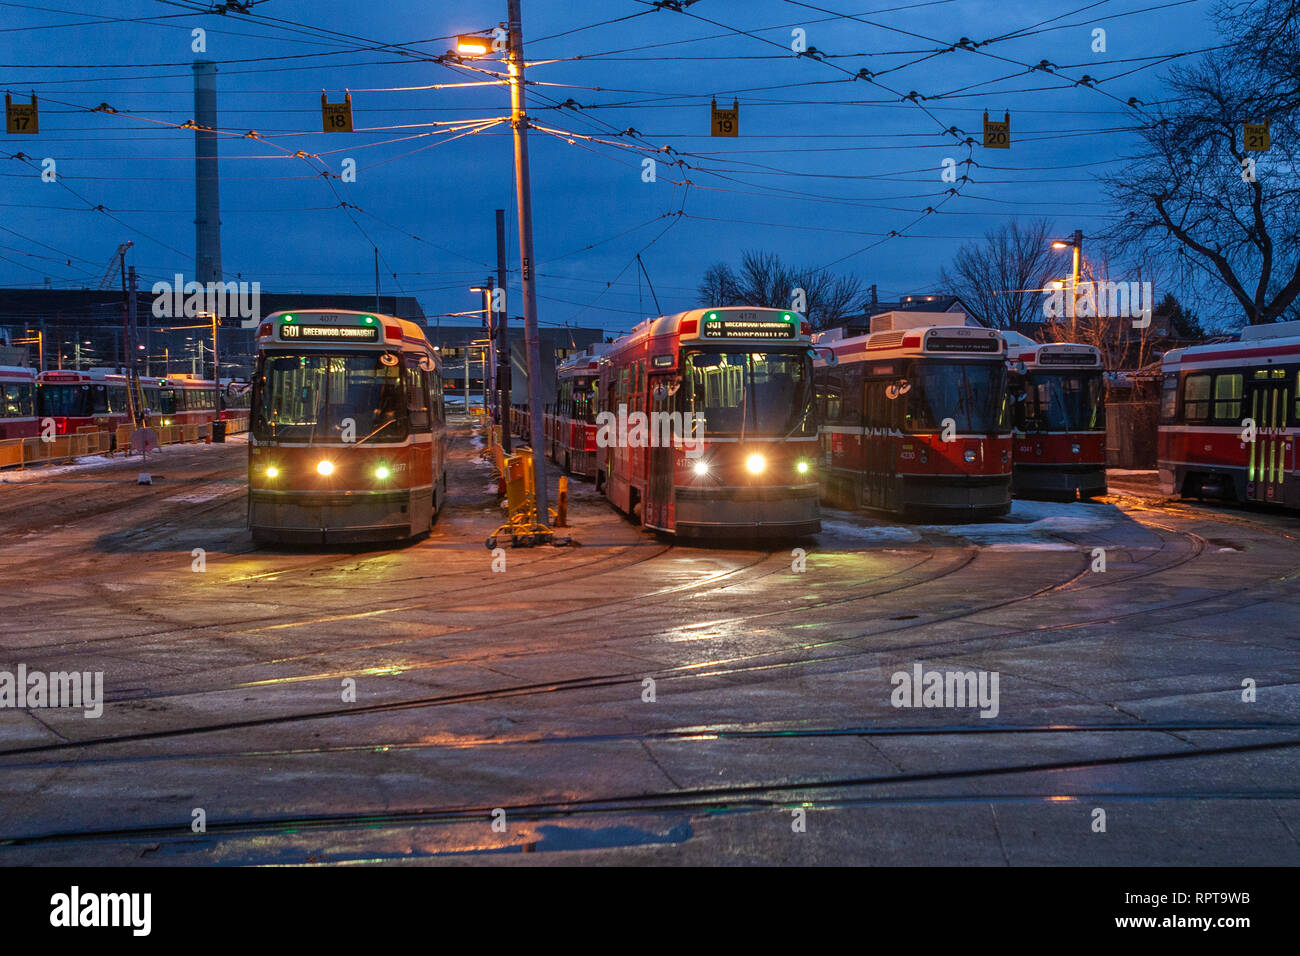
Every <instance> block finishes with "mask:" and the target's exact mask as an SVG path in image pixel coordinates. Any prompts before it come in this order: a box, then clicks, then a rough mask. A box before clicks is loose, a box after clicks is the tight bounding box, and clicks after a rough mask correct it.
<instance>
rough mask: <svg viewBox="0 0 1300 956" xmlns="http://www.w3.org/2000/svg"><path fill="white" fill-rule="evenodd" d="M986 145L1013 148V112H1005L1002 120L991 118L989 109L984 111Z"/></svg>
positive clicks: (994, 147) (993, 147) (996, 147)
mask: <svg viewBox="0 0 1300 956" xmlns="http://www.w3.org/2000/svg"><path fill="white" fill-rule="evenodd" d="M984 145H985V146H986V147H987V148H989V149H1010V148H1011V114H1010V113H1003V114H1002V122H1001V123H998V122H995V121H990V120H989V112H988V110H985V111H984Z"/></svg>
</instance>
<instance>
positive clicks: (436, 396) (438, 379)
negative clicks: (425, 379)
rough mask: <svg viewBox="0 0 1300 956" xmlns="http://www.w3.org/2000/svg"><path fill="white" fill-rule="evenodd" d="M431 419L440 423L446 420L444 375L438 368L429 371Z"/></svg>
mask: <svg viewBox="0 0 1300 956" xmlns="http://www.w3.org/2000/svg"><path fill="white" fill-rule="evenodd" d="M429 420H430V421H431V422H434V423H436V424H438V425H441V424H442V423H443V422H445V421H446V418H445V417H444V412H443V408H442V376H441V375H439V374H438V372H437V370H436V369H435V370H434V371H432V372H430V373H429Z"/></svg>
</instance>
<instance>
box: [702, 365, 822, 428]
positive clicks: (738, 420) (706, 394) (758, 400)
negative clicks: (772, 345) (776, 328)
mask: <svg viewBox="0 0 1300 956" xmlns="http://www.w3.org/2000/svg"><path fill="white" fill-rule="evenodd" d="M682 387H683V391H684V392H685V394H686V408H685V411H687V412H688V413H694V414H696V415H702V416H703V417H704V429H705V433H706V434H711V435H729V434H740V433H741V432H742V431H743V432H744V433H745V434H747V435H779V436H786V435H796V434H797V435H808V434H812V433H813V428H814V423H813V416H812V400H813V389H812V359H811V358H810V357H809V355H808V353H807V352H806V351H799V352H713V351H691V352H687V353H686V355H685V357H684V359H683V363H682Z"/></svg>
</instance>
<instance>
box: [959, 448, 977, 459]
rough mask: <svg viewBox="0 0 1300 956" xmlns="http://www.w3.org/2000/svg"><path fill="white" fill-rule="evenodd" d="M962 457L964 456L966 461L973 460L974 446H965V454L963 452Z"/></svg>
mask: <svg viewBox="0 0 1300 956" xmlns="http://www.w3.org/2000/svg"><path fill="white" fill-rule="evenodd" d="M962 457H963V458H965V459H966V460H967V461H974V460H975V449H974V448H967V449H966V452H965V454H963V455H962Z"/></svg>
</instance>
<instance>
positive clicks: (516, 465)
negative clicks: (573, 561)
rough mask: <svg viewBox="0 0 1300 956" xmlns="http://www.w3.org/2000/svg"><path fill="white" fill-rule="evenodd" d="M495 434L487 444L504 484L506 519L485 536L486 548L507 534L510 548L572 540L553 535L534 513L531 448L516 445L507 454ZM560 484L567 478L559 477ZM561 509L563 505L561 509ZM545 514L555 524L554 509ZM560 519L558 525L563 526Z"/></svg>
mask: <svg viewBox="0 0 1300 956" xmlns="http://www.w3.org/2000/svg"><path fill="white" fill-rule="evenodd" d="M495 439H496V435H495V434H493V435H492V437H491V439H489V442H490V444H489V447H490V451H491V454H492V457H493V461H494V462H495V463H496V468H497V473H498V474H500V475H501V477H502V480H503V482H504V484H505V506H506V522H505V524H503V525H501V527H499V528H497V530H496V531H494V532H492V534H490V535H488V539H487V541H486V542H485V544H486V545H487V549H488V550H489V551H491V550H493V549H495V548H496V546H497V540H498V539H499V538H502V537H504V536H505V535H510V544H511V546H512V547H519V548H531V547H533V546H534V545H537V544H547V543H549V544H553V545H555V546H556V547H563V546H564V545H566V544H569V543H571V539H570V538H567V537H556V536H555V532H554V531H553V530H552V529H551V525H550V524H547V523H545V522H542V521H538V520H537V519H538V515H537V493H536V489H535V486H534V483H533V450H532V449H531V448H529V447H528V446H526V445H525V446H523V447H522V448H517V449H516V450H515V454H513V455H506V454H505V452H503V451H502V450H501V446H500V444H498V443H497V442H496V440H495ZM560 484H561V485H565V484H567V482H566V480H565V479H564V478H563V477H561V478H560ZM566 491H567V489H566V488H561V492H560V493H561V501H563V500H564V497H563V496H564V495H565V492H566ZM561 510H562V511H563V510H564V509H563V508H562V509H561ZM547 511H548V512H549V513H548V515H547V517H548V518H549V519H550V521H551V523H556V521H557V517H559V516H557V514H556V512H555V509H554V508H548V509H547ZM562 525H563V520H562V519H561V520H560V521H559V523H558V525H557V526H562Z"/></svg>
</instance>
